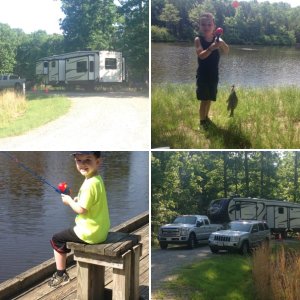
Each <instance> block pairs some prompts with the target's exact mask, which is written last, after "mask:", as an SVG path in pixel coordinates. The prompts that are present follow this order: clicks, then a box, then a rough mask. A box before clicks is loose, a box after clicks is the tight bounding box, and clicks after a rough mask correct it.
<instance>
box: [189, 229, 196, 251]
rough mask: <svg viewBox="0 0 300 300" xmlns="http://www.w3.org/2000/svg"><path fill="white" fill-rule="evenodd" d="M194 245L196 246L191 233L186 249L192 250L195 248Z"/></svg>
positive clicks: (193, 235)
mask: <svg viewBox="0 0 300 300" xmlns="http://www.w3.org/2000/svg"><path fill="white" fill-rule="evenodd" d="M196 244H197V240H196V236H195V234H194V233H191V234H190V237H189V241H188V247H189V248H190V249H194V248H195V247H196Z"/></svg>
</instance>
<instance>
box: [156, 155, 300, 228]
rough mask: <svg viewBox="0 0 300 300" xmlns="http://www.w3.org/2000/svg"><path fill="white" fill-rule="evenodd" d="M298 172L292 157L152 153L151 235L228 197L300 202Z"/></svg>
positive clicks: (297, 166) (296, 158) (296, 163)
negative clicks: (179, 215) (181, 215)
mask: <svg viewBox="0 0 300 300" xmlns="http://www.w3.org/2000/svg"><path fill="white" fill-rule="evenodd" d="M298 170H299V154H298V153H297V152H278V151H268V152H263V151H262V152H258V151H250V152H242V151H229V152H227V151H226V152H212V151H210V152H208V151H202V152H199V151H197V152H194V151H190V152H186V151H183V152H173V151H172V152H170V151H167V152H165V151H155V152H152V158H151V176H152V177H151V182H152V184H151V195H152V198H151V201H152V220H153V222H152V224H153V225H154V228H153V230H154V231H155V230H157V227H158V226H159V225H161V224H164V223H166V222H169V221H171V220H172V219H173V218H174V217H175V216H176V215H178V214H205V212H206V210H207V208H208V206H209V203H210V202H211V201H212V200H214V199H217V198H222V197H229V196H230V195H240V196H242V197H260V198H266V199H279V200H285V201H296V202H300V193H299V183H300V180H299V176H298Z"/></svg>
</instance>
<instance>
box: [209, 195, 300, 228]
mask: <svg viewBox="0 0 300 300" xmlns="http://www.w3.org/2000/svg"><path fill="white" fill-rule="evenodd" d="M208 216H209V218H210V219H211V220H212V221H213V222H221V223H222V222H230V221H235V220H259V221H261V220H262V221H266V222H267V224H268V226H269V227H270V229H271V231H272V232H285V231H287V230H293V231H299V232H300V204H299V203H292V202H287V201H280V200H266V199H260V198H239V197H238V198H235V197H233V198H224V199H217V200H214V201H212V202H211V204H210V207H209V209H208Z"/></svg>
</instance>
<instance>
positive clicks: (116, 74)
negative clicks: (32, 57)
mask: <svg viewBox="0 0 300 300" xmlns="http://www.w3.org/2000/svg"><path fill="white" fill-rule="evenodd" d="M36 75H38V76H39V77H40V79H41V81H42V82H43V83H44V84H45V85H52V86H76V85H81V86H89V87H94V86H97V85H101V84H111V83H122V82H124V81H125V80H126V76H125V59H124V57H123V56H122V53H121V52H116V51H77V52H71V53H65V54H61V55H53V56H49V57H43V58H40V59H39V60H38V61H37V63H36Z"/></svg>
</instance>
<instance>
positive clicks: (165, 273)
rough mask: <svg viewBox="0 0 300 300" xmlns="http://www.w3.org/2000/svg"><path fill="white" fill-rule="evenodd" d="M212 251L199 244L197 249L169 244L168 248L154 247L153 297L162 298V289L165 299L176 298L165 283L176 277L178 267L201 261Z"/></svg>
mask: <svg viewBox="0 0 300 300" xmlns="http://www.w3.org/2000/svg"><path fill="white" fill-rule="evenodd" d="M211 256H212V253H211V251H210V249H209V247H208V246H207V245H206V244H205V245H199V246H197V247H196V248H195V249H193V250H190V249H187V247H186V246H169V248H168V249H167V250H161V249H152V250H151V296H152V297H151V299H152V300H156V299H162V298H161V295H160V293H161V291H163V294H164V297H163V299H166V300H170V299H174V298H173V295H172V291H169V290H166V289H165V288H164V287H163V283H164V282H166V281H169V280H171V279H173V278H174V276H175V275H174V273H175V272H176V270H177V269H180V268H182V267H183V266H184V265H189V264H192V263H194V262H199V261H201V260H202V259H205V258H208V257H211Z"/></svg>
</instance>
